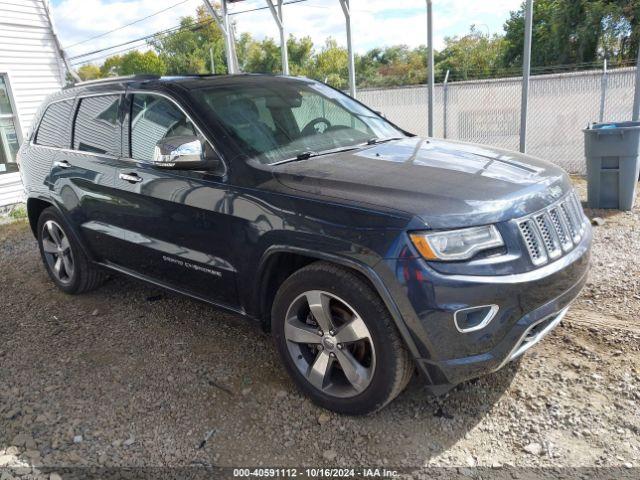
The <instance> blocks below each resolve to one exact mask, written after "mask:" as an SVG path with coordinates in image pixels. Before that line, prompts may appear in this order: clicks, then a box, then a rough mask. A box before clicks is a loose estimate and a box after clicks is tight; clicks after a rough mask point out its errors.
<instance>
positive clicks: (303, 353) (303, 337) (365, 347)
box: [284, 290, 376, 398]
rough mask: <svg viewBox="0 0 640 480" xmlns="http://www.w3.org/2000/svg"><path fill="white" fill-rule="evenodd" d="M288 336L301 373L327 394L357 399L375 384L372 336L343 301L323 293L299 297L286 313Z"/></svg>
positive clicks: (289, 346) (286, 336)
mask: <svg viewBox="0 0 640 480" xmlns="http://www.w3.org/2000/svg"><path fill="white" fill-rule="evenodd" d="M284 337H285V339H286V342H287V348H288V351H289V354H290V355H291V358H292V359H293V362H294V364H295V365H296V367H297V368H298V370H299V371H300V373H302V375H304V376H305V378H306V379H307V381H309V383H311V384H312V385H313V386H314V387H315V388H317V389H318V390H320V391H322V392H323V393H325V394H327V395H331V396H334V397H341V398H349V397H354V396H356V395H358V394H360V393H362V392H363V391H364V390H365V389H366V388H367V387H368V386H369V384H370V383H371V379H372V378H373V373H374V371H375V367H376V355H375V348H374V345H373V340H372V338H371V333H370V331H369V329H368V328H367V325H366V324H365V322H364V321H363V320H362V317H360V315H359V314H358V313H357V312H356V311H355V309H354V308H353V307H351V306H350V305H349V304H348V303H347V302H345V301H344V300H342V299H341V298H340V297H338V296H336V295H333V294H331V293H328V292H323V291H320V290H311V291H308V292H305V293H303V294H302V295H300V296H298V297H297V298H296V299H295V300H294V301H293V302H292V303H291V305H290V306H289V309H288V310H287V314H286V318H285V324H284Z"/></svg>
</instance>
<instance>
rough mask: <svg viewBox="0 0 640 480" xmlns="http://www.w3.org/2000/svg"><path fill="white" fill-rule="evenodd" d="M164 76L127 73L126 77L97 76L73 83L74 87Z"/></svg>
mask: <svg viewBox="0 0 640 480" xmlns="http://www.w3.org/2000/svg"><path fill="white" fill-rule="evenodd" d="M160 78H162V77H160V75H127V76H124V77H106V78H97V79H95V80H86V81H84V82H78V83H74V84H73V85H71V88H73V87H82V86H85V85H99V84H101V83H113V82H130V81H132V80H138V81H144V80H158V79H160Z"/></svg>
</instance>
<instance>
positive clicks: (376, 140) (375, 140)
mask: <svg viewBox="0 0 640 480" xmlns="http://www.w3.org/2000/svg"><path fill="white" fill-rule="evenodd" d="M402 138H403V137H389V138H370V139H369V140H367V143H366V144H367V145H377V144H379V143H387V142H390V141H392V140H402Z"/></svg>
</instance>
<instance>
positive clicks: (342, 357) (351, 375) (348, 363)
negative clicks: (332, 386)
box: [336, 350, 370, 393]
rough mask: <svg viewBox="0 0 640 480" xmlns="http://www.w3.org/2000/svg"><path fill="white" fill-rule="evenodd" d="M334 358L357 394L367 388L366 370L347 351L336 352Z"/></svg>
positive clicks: (367, 375) (367, 374)
mask: <svg viewBox="0 0 640 480" xmlns="http://www.w3.org/2000/svg"><path fill="white" fill-rule="evenodd" d="M336 358H337V359H338V363H339V364H340V366H341V367H342V371H343V372H344V375H345V377H347V380H349V383H350V384H351V385H352V386H353V388H354V389H355V390H356V391H357V392H358V393H359V392H362V391H363V390H364V389H365V388H367V385H369V375H370V371H369V369H368V368H366V367H364V366H363V365H362V364H360V363H359V362H358V361H357V360H356V359H355V358H354V357H353V355H351V353H350V352H349V351H348V350H337V351H336Z"/></svg>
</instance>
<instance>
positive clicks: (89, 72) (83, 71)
mask: <svg viewBox="0 0 640 480" xmlns="http://www.w3.org/2000/svg"><path fill="white" fill-rule="evenodd" d="M78 76H79V77H80V78H81V79H82V80H83V81H86V80H95V79H96V78H100V77H101V76H102V72H101V71H100V67H98V66H97V65H94V64H92V63H89V64H87V65H82V66H81V67H80V68H78Z"/></svg>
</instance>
